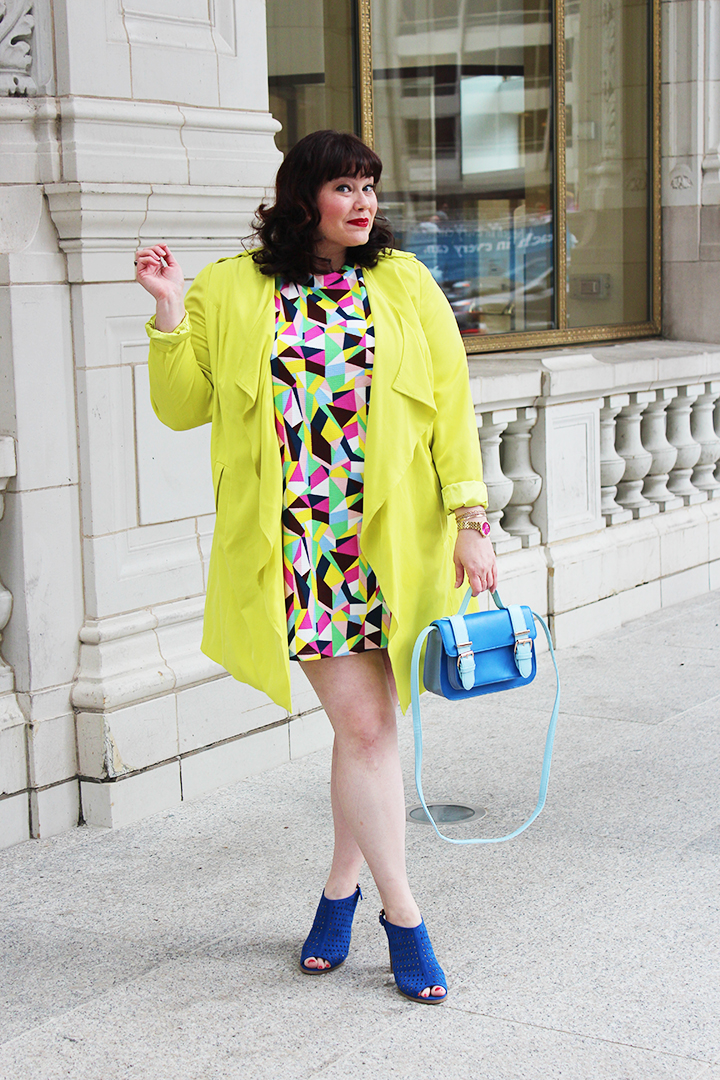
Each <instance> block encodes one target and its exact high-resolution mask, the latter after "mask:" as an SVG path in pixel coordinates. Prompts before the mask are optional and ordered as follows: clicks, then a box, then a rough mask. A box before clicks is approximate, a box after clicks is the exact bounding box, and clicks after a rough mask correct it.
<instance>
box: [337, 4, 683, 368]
mask: <svg viewBox="0 0 720 1080" xmlns="http://www.w3.org/2000/svg"><path fill="white" fill-rule="evenodd" d="M356 2H357V25H358V39H359V40H358V57H359V90H360V134H361V137H362V138H363V140H364V141H365V142H366V143H367V144H368V146H373V144H374V136H375V133H374V117H373V69H372V27H371V10H370V6H371V0H356ZM650 2H651V5H652V8H651V42H650V51H649V68H650V83H649V86H648V90H649V108H650V133H651V137H650V163H649V164H650V184H649V191H650V229H649V239H650V253H649V254H650V260H649V262H650V275H651V282H650V307H651V312H652V316H651V319H650V321H649V322H642V323H623V324H622V325H613V326H602V325H601V326H584V327H578V328H570V327H568V325H567V294H566V291H565V289H562V288H559V289H558V288H556V290H555V316H556V321H557V324H558V328H557V329H556V330H532V331H524V332H522V333H512V334H488V335H479V334H477V335H468V336H467V337H465V338H464V341H465V348H466V350H467V352H468V353H485V352H509V351H512V350H514V349H528V348H542V347H543V346H545V345H575V344H578V343H580V342H600V341H627V340H628V339H632V338H642V337H657V336H658V335H659V334H660V333H661V326H662V324H661V295H662V281H661V273H662V250H661V202H660V199H661V186H660V185H661V176H660V94H661V89H660V86H661V84H660V57H661V44H660V17H661V11H660V3H661V0H650ZM553 9H554V10H553V56H554V63H555V73H554V84H555V85H554V92H555V108H554V110H553V125H554V140H555V145H554V150H555V208H554V211H555V212H554V245H555V252H556V259H555V270H556V274H555V280H556V282H564V281H567V243H566V238H567V187H566V175H565V0H554V4H553Z"/></svg>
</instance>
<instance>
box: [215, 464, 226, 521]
mask: <svg viewBox="0 0 720 1080" xmlns="http://www.w3.org/2000/svg"><path fill="white" fill-rule="evenodd" d="M224 471H225V466H224V464H223V463H222V461H214V462H213V467H212V477H213V490H214V492H215V513H217V510H218V506H219V505H220V484H221V483H222V478H223V473H224Z"/></svg>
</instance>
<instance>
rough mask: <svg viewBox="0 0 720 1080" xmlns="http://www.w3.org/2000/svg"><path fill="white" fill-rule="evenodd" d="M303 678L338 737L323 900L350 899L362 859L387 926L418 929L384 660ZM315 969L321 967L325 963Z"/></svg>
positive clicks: (329, 666)
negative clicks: (331, 840)
mask: <svg viewBox="0 0 720 1080" xmlns="http://www.w3.org/2000/svg"><path fill="white" fill-rule="evenodd" d="M303 670H304V671H305V674H306V675H307V677H308V679H309V681H310V683H311V685H312V687H313V689H314V690H315V693H316V694H317V695H318V697H319V699H320V702H321V703H322V705H323V708H324V709H325V712H326V713H327V716H328V718H329V720H330V723H331V724H332V726H333V730H334V731H335V745H334V748H333V775H332V786H331V790H332V801H333V817H334V824H335V850H334V855H333V863H332V868H331V871H330V876H329V877H328V881H327V885H326V887H325V895H326V896H327V897H328V899H339V898H340V897H344V896H349V895H350V894H351V893H352V892H353V891H354V889H355V885H356V882H357V875H358V872H359V870H360V867H361V865H362V861H363V857H364V859H365V860H366V861H367V864H368V866H369V867H370V872H371V873H372V875H373V878H374V880H375V884H376V885H377V887H378V891H379V893H380V897H381V899H382V903H383V907H384V908H385V915H386V918H387V919H388V921H389V922H391V923H395V925H396V926H417V925H418V924H419V923H420V918H421V917H420V911H419V908H418V906H417V904H416V903H415V900H414V898H413V896H412V893H411V892H410V886H409V884H408V880H407V873H406V868H405V797H404V793H403V783H402V773H401V770H400V757H399V754H398V745H397V722H396V712H395V704H396V697H395V686H394V680H393V678H392V671H391V669H390V668H389V661H388V659H387V656H386V654H385V653H384V651H380V650H378V651H371V652H366V653H359V654H357V655H354V656H347V657H337V658H335V659H323V660H313V661H310V662H306V663H305V664H304V665H303ZM315 962H316V964H317V966H321V964H322V963H323V961H322V959H321V958H315ZM439 990H442V988H436V987H433V988H432V992H433V996H438V997H442V996H444V990H442V993H439V992H438V991H439ZM428 992H430V990H429V991H428Z"/></svg>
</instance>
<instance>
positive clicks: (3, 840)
mask: <svg viewBox="0 0 720 1080" xmlns="http://www.w3.org/2000/svg"><path fill="white" fill-rule="evenodd" d="M15 472H16V467H15V443H14V440H13V439H11V438H10V437H9V436H7V435H0V518H2V516H3V512H4V510H5V505H4V494H3V493H4V491H5V488H6V487H7V483H8V480H9V479H10V478H11V477H12V476H15ZM12 603H13V600H12V596H11V594H10V590H9V589H6V588H5V586H4V585H3V583H2V582H1V581H0V640H2V631H3V630H4V629H5V627H6V626H7V624H8V621H9V619H10V615H11V613H12ZM0 763H1V764H2V769H1V770H0V795H1V796H3V798H0V848H4V847H10V845H12V844H18V843H20V841H22V840H27V839H28V838H29V836H30V828H29V826H30V816H29V812H28V811H29V803H28V793H27V786H28V761H27V723H26V721H25V717H24V715H23V713H22V711H21V709H20V705H19V704H18V699H17V694H16V693H15V675H14V672H13V669H12V668H11V667H10V665H9V664H7V663H6V662H5V660H3V658H2V657H0Z"/></svg>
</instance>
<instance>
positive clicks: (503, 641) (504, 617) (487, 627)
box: [433, 604, 537, 656]
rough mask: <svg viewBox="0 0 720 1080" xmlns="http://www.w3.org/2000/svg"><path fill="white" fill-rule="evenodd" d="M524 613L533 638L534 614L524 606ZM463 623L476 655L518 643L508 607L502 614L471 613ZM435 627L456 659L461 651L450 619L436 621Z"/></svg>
mask: <svg viewBox="0 0 720 1080" xmlns="http://www.w3.org/2000/svg"><path fill="white" fill-rule="evenodd" d="M521 611H522V613H523V615H524V617H525V625H526V627H527V629H528V633H529V635H530V637H531V638H533V639H534V638H535V637H536V635H537V628H536V626H535V620H534V619H533V614H532V611H531V610H530V608H529V607H526V605H525V604H522V605H521ZM464 621H465V626H466V627H467V631H468V636H469V638H470V643H471V645H472V650H473V652H474V653H481V652H487V651H488V649H503V648H507V647H508V646H512V645H514V644H515V634H514V633H513V628H512V622H511V620H510V615H509V614H508V611H507V608H501V609H500V610H499V611H476V612H472V613H471V614H470V615H465V616H464ZM433 625H434V626H437V628H438V630H439V631H440V636H441V637H442V642H443V647H444V649H445V652H446V653H447V654H448V656H457V654H458V650H457V645H456V644H455V635H454V634H453V632H452V627H451V626H450V620H449V619H436V620H435V622H434V624H433Z"/></svg>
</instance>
